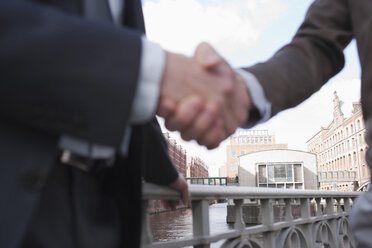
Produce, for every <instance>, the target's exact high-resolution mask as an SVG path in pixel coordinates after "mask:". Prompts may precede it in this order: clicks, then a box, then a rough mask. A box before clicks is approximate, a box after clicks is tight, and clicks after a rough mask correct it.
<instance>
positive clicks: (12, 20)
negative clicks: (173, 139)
mask: <svg viewBox="0 0 372 248" xmlns="http://www.w3.org/2000/svg"><path fill="white" fill-rule="evenodd" d="M81 14H82V8H81V2H80V1H79V0H40V1H20V0H18V1H16V0H6V1H0V168H1V171H0V193H1V198H0V199H1V203H0V244H1V245H0V246H1V247H16V246H21V247H48V248H50V247H137V246H138V243H139V233H140V223H141V222H140V209H141V174H143V175H144V177H145V178H146V179H147V180H148V181H151V182H155V183H159V184H168V183H170V182H172V181H173V180H175V179H176V178H177V176H178V174H177V172H176V170H175V169H174V167H173V165H172V163H171V161H170V159H169V156H168V154H167V145H166V143H165V140H164V138H163V136H162V133H161V131H160V128H159V126H158V124H157V122H156V120H155V119H154V120H153V121H152V122H151V123H148V124H144V125H139V126H136V127H134V128H133V132H132V138H131V144H130V148H129V149H130V150H129V156H128V157H127V158H123V157H121V156H120V155H117V158H116V163H115V165H114V166H113V167H112V168H109V169H105V170H103V171H99V172H90V173H85V172H82V171H79V170H78V169H75V168H73V167H70V166H67V165H63V164H60V163H59V160H58V156H59V153H60V151H59V150H58V147H57V142H58V139H59V136H60V135H61V134H70V135H73V136H76V137H79V138H82V139H85V140H87V141H89V142H93V143H99V144H104V145H110V146H114V147H119V146H120V144H121V141H122V138H123V134H124V129H125V127H126V126H127V125H128V124H129V123H128V119H129V116H130V109H131V106H132V101H133V96H134V93H135V90H136V84H137V80H138V73H139V66H140V55H141V35H142V34H143V33H144V24H143V17H142V9H141V2H140V1H139V0H126V2H125V15H124V16H125V17H124V20H123V25H125V27H124V28H119V27H116V26H114V25H111V24H109V23H99V22H93V21H88V20H85V19H84V18H82V17H81Z"/></svg>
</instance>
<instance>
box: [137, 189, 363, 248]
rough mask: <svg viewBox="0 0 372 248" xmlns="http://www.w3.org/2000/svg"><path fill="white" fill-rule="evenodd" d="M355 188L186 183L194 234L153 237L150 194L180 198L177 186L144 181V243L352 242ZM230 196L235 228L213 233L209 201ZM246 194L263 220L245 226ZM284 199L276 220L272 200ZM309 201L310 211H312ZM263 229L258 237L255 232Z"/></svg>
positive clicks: (283, 247)
mask: <svg viewBox="0 0 372 248" xmlns="http://www.w3.org/2000/svg"><path fill="white" fill-rule="evenodd" d="M359 194H360V193H358V192H333V191H315V190H290V189H267V188H252V187H231V186H224V187H215V186H197V185H190V200H191V202H192V204H191V205H192V223H193V235H192V236H191V237H185V238H183V239H179V240H172V241H167V242H152V236H151V230H150V225H149V215H148V211H147V208H148V203H149V201H150V200H155V199H157V200H159V199H161V200H178V199H180V196H179V194H178V193H177V192H175V191H173V190H170V189H168V188H166V187H160V186H157V185H154V184H144V187H143V218H142V237H141V242H142V247H144V248H150V247H154V248H156V247H161V248H170V247H185V246H194V247H195V248H207V247H208V248H209V247H210V244H212V243H214V242H218V241H221V240H223V241H224V243H223V244H222V246H221V247H223V248H230V247H231V248H233V247H250V248H274V247H275V248H287V247H294V248H297V247H301V248H313V247H330V248H339V247H354V242H353V238H352V236H351V232H350V228H349V221H348V216H349V212H350V210H351V205H352V203H353V201H354V199H355V198H356V197H357V196H358V195H359ZM221 199H232V200H233V202H234V206H235V207H234V209H235V210H234V211H235V223H234V230H229V231H226V232H223V233H217V234H211V233H210V228H209V213H208V211H209V210H208V209H209V208H208V207H209V205H208V203H209V201H210V200H221ZM245 199H249V200H252V199H254V200H258V202H260V209H261V210H260V211H261V219H262V221H261V223H260V224H258V225H254V226H246V225H245V223H244V221H243V211H242V209H243V203H244V200H245ZM293 202H297V203H299V208H300V216H299V217H298V218H294V217H293V215H292V204H293ZM276 204H283V206H284V209H285V211H284V220H283V221H278V222H275V221H274V211H273V208H274V205H276ZM311 204H313V205H314V207H315V208H314V214H311ZM258 234H260V235H262V239H260V240H258V239H256V238H253V237H254V236H255V235H258Z"/></svg>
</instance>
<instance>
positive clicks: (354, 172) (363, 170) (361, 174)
mask: <svg viewBox="0 0 372 248" xmlns="http://www.w3.org/2000/svg"><path fill="white" fill-rule="evenodd" d="M341 107H342V101H340V99H339V98H338V96H337V92H334V98H333V120H332V122H331V123H330V124H329V125H328V126H327V127H321V129H320V131H319V132H317V133H316V134H315V135H314V136H313V137H311V138H310V139H309V140H308V141H307V147H308V151H309V152H312V153H315V154H316V155H317V161H318V177H319V183H320V187H319V189H320V190H336V191H354V190H356V189H358V187H359V186H361V185H363V184H365V183H367V182H368V181H369V178H370V173H369V170H368V167H367V164H366V160H365V154H366V150H367V149H368V146H367V144H366V142H365V139H364V137H365V133H366V129H365V126H364V121H363V115H362V108H361V103H360V101H359V102H354V103H353V110H352V115H351V116H350V117H347V118H345V116H344V114H343V112H342V110H341Z"/></svg>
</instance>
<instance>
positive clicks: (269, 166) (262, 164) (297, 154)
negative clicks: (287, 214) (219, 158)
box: [239, 149, 318, 189]
mask: <svg viewBox="0 0 372 248" xmlns="http://www.w3.org/2000/svg"><path fill="white" fill-rule="evenodd" d="M239 185H240V186H250V187H263V188H283V189H318V181H317V162H316V155H315V154H313V153H309V152H304V151H297V150H289V149H285V150H278V149H276V150H266V151H258V152H252V153H249V154H246V155H243V156H240V157H239Z"/></svg>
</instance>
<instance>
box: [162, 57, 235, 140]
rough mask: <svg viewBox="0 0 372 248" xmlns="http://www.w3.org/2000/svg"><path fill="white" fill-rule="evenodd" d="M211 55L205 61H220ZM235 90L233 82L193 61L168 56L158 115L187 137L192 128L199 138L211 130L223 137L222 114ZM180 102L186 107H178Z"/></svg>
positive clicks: (167, 124)
mask: <svg viewBox="0 0 372 248" xmlns="http://www.w3.org/2000/svg"><path fill="white" fill-rule="evenodd" d="M210 55H211V58H206V60H207V61H208V62H210V61H215V60H216V59H219V56H218V55H217V56H216V54H213V53H210ZM234 87H235V86H234V81H233V78H229V77H221V76H220V75H218V74H216V73H214V72H213V71H212V70H209V69H205V68H203V67H202V66H201V65H200V64H198V63H197V61H196V60H195V59H193V58H187V57H185V56H182V55H178V54H173V53H169V52H168V53H167V59H166V66H165V71H164V75H163V79H162V84H161V89H160V99H159V104H158V109H157V114H158V115H160V116H162V117H164V118H165V120H166V122H165V125H166V127H167V128H168V129H169V130H178V131H180V132H181V134H183V135H184V134H185V135H186V136H187V133H188V132H189V131H190V130H189V128H188V127H189V126H190V125H192V126H193V130H192V132H193V133H194V132H195V134H197V136H199V134H200V135H201V134H203V133H205V132H207V131H208V130H210V129H217V130H218V132H216V131H214V132H212V134H213V133H216V134H218V135H220V134H219V133H220V132H221V130H222V129H223V128H222V127H223V123H222V120H221V116H222V115H223V113H222V112H223V109H224V106H226V105H228V104H229V103H228V102H227V100H228V99H229V98H230V95H231V93H232V92H233V90H234V89H233V88H234ZM181 100H182V101H185V104H183V105H180V106H177V105H178V104H179V103H180V101H181ZM182 106H184V107H182ZM176 110H177V111H176ZM196 117H198V118H196ZM184 130H185V131H184ZM194 136H195V135H194ZM194 136H193V137H194ZM223 136H224V137H225V136H226V135H225V134H224V135H223ZM201 143H203V144H205V145H207V146H209V143H210V142H209V139H208V140H206V141H201Z"/></svg>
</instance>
